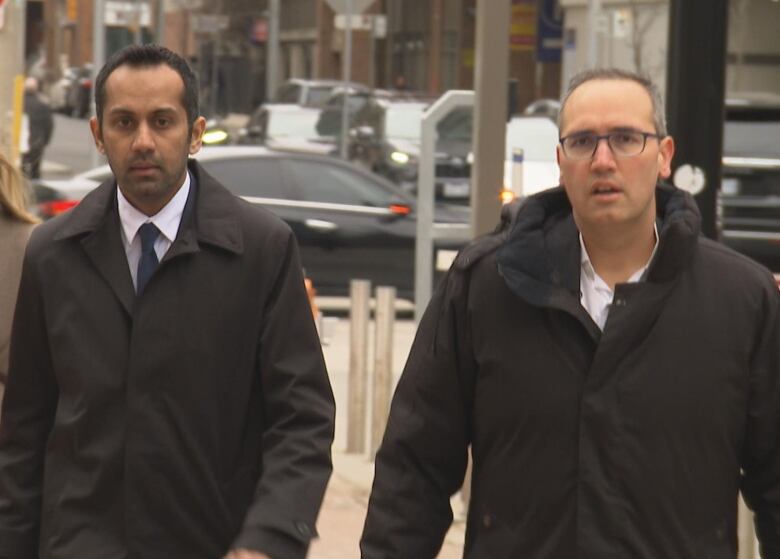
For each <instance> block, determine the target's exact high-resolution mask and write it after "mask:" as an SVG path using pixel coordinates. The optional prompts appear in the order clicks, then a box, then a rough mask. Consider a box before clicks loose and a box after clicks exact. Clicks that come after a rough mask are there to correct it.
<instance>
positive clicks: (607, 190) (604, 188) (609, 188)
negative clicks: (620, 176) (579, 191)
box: [592, 184, 622, 196]
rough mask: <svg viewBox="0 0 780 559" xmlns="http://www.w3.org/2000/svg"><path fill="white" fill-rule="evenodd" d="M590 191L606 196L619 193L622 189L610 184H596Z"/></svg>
mask: <svg viewBox="0 0 780 559" xmlns="http://www.w3.org/2000/svg"><path fill="white" fill-rule="evenodd" d="M592 192H593V194H595V195H596V196H606V195H608V194H620V192H622V189H620V188H618V187H617V186H614V185H611V184H596V185H594V186H593V189H592Z"/></svg>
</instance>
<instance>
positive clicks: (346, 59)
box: [339, 0, 352, 159]
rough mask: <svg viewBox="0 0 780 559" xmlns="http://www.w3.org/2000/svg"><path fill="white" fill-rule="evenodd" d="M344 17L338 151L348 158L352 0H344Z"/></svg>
mask: <svg viewBox="0 0 780 559" xmlns="http://www.w3.org/2000/svg"><path fill="white" fill-rule="evenodd" d="M344 18H345V19H346V22H347V24H346V29H345V30H344V56H343V58H342V61H341V62H342V65H341V72H342V79H343V80H344V103H343V105H342V106H341V149H340V150H339V153H340V154H341V158H342V159H347V158H348V155H349V154H348V153H347V137H348V135H349V130H348V129H349V82H350V80H351V78H352V75H351V72H352V0H346V1H345V11H344Z"/></svg>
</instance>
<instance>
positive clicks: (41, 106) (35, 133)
mask: <svg viewBox="0 0 780 559" xmlns="http://www.w3.org/2000/svg"><path fill="white" fill-rule="evenodd" d="M38 89H39V87H38V80H37V79H35V78H33V77H28V78H27V79H26V80H25V81H24V114H25V115H26V116H27V126H28V137H27V138H28V139H27V150H26V151H25V152H24V153H23V154H22V171H23V172H24V174H25V175H26V176H27V178H30V179H38V178H40V177H41V162H42V161H43V152H44V150H45V149H46V146H47V145H49V142H50V141H51V136H52V133H53V132H54V118H53V117H52V111H51V107H50V106H49V103H48V101H46V100H45V99H43V98H42V97H41V95H40V93H39V91H38Z"/></svg>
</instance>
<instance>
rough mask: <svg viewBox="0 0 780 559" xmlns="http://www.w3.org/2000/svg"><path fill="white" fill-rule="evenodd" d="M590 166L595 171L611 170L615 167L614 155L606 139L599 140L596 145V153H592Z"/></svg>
mask: <svg viewBox="0 0 780 559" xmlns="http://www.w3.org/2000/svg"><path fill="white" fill-rule="evenodd" d="M591 166H592V167H593V168H596V169H605V168H613V167H614V166H615V154H614V153H612V148H611V147H609V142H608V141H607V139H606V138H600V139H599V140H598V143H597V144H596V151H595V152H594V153H593V158H592V160H591Z"/></svg>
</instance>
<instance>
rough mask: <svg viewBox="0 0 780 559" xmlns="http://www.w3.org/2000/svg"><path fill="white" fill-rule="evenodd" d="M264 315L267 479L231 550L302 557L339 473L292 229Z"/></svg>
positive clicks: (330, 407)
mask: <svg viewBox="0 0 780 559" xmlns="http://www.w3.org/2000/svg"><path fill="white" fill-rule="evenodd" d="M264 316H265V319H264V324H263V327H262V333H261V339H260V350H259V355H258V369H259V374H260V378H261V386H262V391H263V404H264V410H265V425H266V427H265V431H264V433H263V435H262V436H263V457H262V460H263V464H262V474H261V477H260V480H259V482H258V485H257V488H256V490H255V495H254V501H253V503H252V504H251V505H250V507H249V510H248V511H247V514H246V517H245V520H244V524H243V527H242V529H241V531H240V533H239V535H238V537H237V538H236V540H235V541H234V542H233V546H232V547H233V548H234V549H238V548H246V549H252V550H257V551H261V552H264V553H266V554H268V555H269V556H271V557H272V558H273V559H281V558H284V559H287V558H290V559H296V558H301V559H303V558H304V557H305V556H306V552H307V550H308V546H309V542H310V540H311V539H312V538H313V537H315V536H316V531H315V528H314V525H315V521H316V519H317V514H318V512H319V509H320V505H321V503H322V497H323V495H324V493H325V487H326V485H327V483H328V479H329V478H330V474H331V470H332V466H331V454H330V449H331V444H332V442H333V432H334V419H335V404H334V401H333V393H332V391H331V386H330V381H329V379H328V373H327V371H326V369H325V362H324V359H323V356H322V349H321V347H320V341H319V338H318V336H317V330H316V328H315V326H314V319H313V317H312V312H311V307H310V306H309V301H308V298H307V295H306V291H305V288H304V282H303V272H302V269H301V264H300V261H299V258H298V249H297V245H296V243H295V238H294V237H293V236H292V233H289V232H288V238H287V245H286V251H285V253H284V254H283V260H282V264H281V266H280V267H279V268H278V273H277V276H276V280H275V282H274V287H273V289H272V292H271V293H270V295H269V297H268V305H267V308H266V311H265V313H264Z"/></svg>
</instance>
